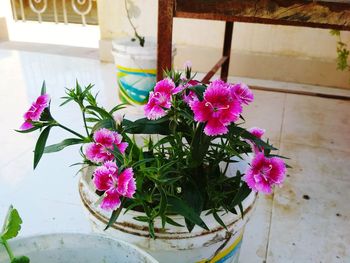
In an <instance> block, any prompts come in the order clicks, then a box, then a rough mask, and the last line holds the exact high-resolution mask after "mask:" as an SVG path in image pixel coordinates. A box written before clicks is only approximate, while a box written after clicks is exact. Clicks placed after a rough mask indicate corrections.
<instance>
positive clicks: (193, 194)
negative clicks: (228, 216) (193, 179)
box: [183, 182, 204, 232]
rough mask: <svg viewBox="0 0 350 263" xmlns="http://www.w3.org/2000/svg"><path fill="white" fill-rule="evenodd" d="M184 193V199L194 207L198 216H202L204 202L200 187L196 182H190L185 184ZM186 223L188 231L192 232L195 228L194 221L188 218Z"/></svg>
mask: <svg viewBox="0 0 350 263" xmlns="http://www.w3.org/2000/svg"><path fill="white" fill-rule="evenodd" d="M183 193H184V194H183V195H184V196H183V198H184V201H185V202H186V203H187V205H188V206H189V207H191V208H192V209H193V211H194V212H195V213H196V215H197V216H200V214H201V212H202V210H203V205H204V202H203V198H202V195H201V193H200V191H199V190H198V187H197V186H196V185H195V184H194V183H190V182H189V183H187V184H185V185H184V187H183ZM185 223H186V226H187V229H188V231H189V232H191V231H192V230H193V228H194V222H193V221H191V220H189V219H187V218H186V219H185Z"/></svg>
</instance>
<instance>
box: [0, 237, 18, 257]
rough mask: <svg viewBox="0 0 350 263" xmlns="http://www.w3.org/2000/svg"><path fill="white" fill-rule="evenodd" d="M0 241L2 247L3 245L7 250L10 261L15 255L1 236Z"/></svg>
mask: <svg viewBox="0 0 350 263" xmlns="http://www.w3.org/2000/svg"><path fill="white" fill-rule="evenodd" d="M0 242H1V243H2V244H3V245H4V247H5V249H6V251H7V254H8V255H9V257H10V261H12V260H13V259H14V258H15V256H14V255H13V253H12V250H11V248H10V246H9V244H8V243H7V241H6V240H4V239H2V238H1V239H0Z"/></svg>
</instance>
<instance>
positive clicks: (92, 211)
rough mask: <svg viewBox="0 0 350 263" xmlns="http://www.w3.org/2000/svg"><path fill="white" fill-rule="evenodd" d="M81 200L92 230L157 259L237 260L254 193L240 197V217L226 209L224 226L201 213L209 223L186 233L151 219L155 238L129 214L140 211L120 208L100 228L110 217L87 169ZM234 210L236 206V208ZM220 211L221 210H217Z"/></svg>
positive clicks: (190, 262)
mask: <svg viewBox="0 0 350 263" xmlns="http://www.w3.org/2000/svg"><path fill="white" fill-rule="evenodd" d="M79 192H80V195H81V199H82V202H83V204H84V206H85V208H86V209H87V214H88V217H89V219H90V222H91V224H92V228H93V231H96V232H98V233H105V234H108V235H110V236H112V237H115V238H118V239H120V240H124V241H126V242H129V243H131V244H134V245H136V246H138V247H139V248H141V249H143V250H145V251H147V252H148V253H149V254H151V255H152V256H153V257H154V258H156V259H157V260H158V261H159V262H167V263H172V262H179V263H180V262H181V263H187V262H188V263H194V262H238V258H239V250H240V246H241V242H242V237H243V232H244V227H245V225H246V223H247V221H248V219H249V217H250V216H251V213H252V211H253V207H254V202H255V199H256V194H255V193H253V192H252V193H251V194H250V195H249V196H248V197H247V198H246V199H245V200H244V201H243V204H242V205H243V211H244V216H243V218H242V217H241V215H235V214H232V213H226V214H223V215H222V217H221V218H222V220H223V222H224V223H225V224H226V226H227V228H228V230H226V229H224V228H223V227H222V226H220V225H219V224H218V223H217V221H216V220H215V219H214V217H213V216H212V215H211V214H210V215H205V214H206V212H203V213H202V214H201V218H202V219H203V221H204V222H205V223H206V225H207V226H208V227H209V229H210V231H206V230H204V229H202V228H200V227H198V226H195V228H194V229H193V231H192V232H191V233H189V232H188V231H187V229H186V228H185V227H176V226H172V225H169V224H167V225H166V228H165V230H163V229H162V228H161V220H160V219H158V218H157V219H156V220H155V232H156V237H157V238H156V239H151V238H149V232H148V225H147V223H143V222H139V221H136V220H134V219H133V218H134V217H136V216H144V214H143V213H141V212H136V211H128V212H127V213H126V214H123V211H122V212H121V214H120V216H119V218H118V220H117V222H116V223H115V224H114V225H113V226H112V227H110V228H109V229H107V230H106V231H104V229H105V226H106V224H107V222H108V220H109V218H110V213H109V212H106V211H104V210H102V209H101V208H100V207H99V206H98V204H97V202H98V200H99V199H100V197H99V196H98V195H97V194H96V193H95V188H94V186H93V183H92V181H91V171H90V172H86V173H84V174H83V176H82V177H81V180H80V184H79ZM237 211H239V209H238V208H237ZM220 215H221V214H220ZM171 218H172V219H173V220H174V221H176V222H178V223H179V224H181V225H185V222H184V219H183V217H181V216H171Z"/></svg>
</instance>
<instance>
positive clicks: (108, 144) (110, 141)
mask: <svg viewBox="0 0 350 263" xmlns="http://www.w3.org/2000/svg"><path fill="white" fill-rule="evenodd" d="M94 141H95V142H93V143H89V144H88V145H87V146H86V148H85V155H86V158H87V159H89V160H90V161H92V162H95V163H103V162H106V161H112V160H113V159H114V156H113V154H112V153H111V152H110V151H109V150H113V149H114V145H115V146H117V148H118V149H119V151H120V152H121V153H122V154H123V153H124V152H125V149H126V148H127V147H128V143H126V142H122V136H121V135H120V134H119V133H117V132H115V131H110V130H108V129H105V128H102V129H99V130H98V131H96V132H95V133H94Z"/></svg>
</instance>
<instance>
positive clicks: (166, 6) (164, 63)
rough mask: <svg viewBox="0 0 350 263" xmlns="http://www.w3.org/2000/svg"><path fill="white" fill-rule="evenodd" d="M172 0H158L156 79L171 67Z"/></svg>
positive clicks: (161, 76) (160, 77)
mask: <svg viewBox="0 0 350 263" xmlns="http://www.w3.org/2000/svg"><path fill="white" fill-rule="evenodd" d="M173 14H174V0H159V1H158V41H157V47H158V48H157V80H161V79H162V78H163V70H166V69H171V58H172V54H171V53H172V37H173Z"/></svg>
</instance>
